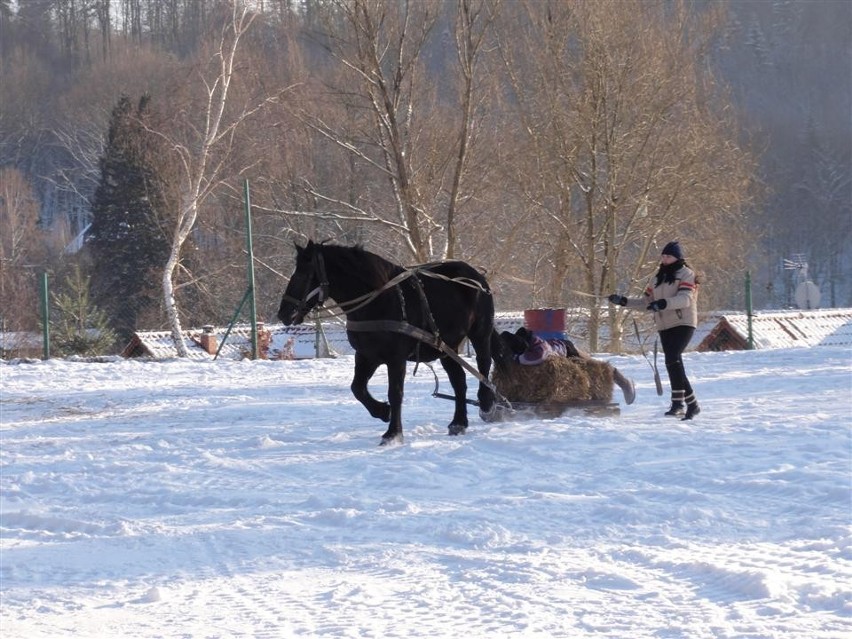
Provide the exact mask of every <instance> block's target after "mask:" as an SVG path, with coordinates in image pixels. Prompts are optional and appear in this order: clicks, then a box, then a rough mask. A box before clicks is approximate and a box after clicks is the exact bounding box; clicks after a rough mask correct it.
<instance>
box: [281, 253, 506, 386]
mask: <svg viewBox="0 0 852 639" xmlns="http://www.w3.org/2000/svg"><path fill="white" fill-rule="evenodd" d="M437 264H440V262H433V263H429V264H424V265H421V266H418V267H413V268H405V269H404V270H403V271H402V272H401V273H399V274H398V275H396V276H394V277H392V278H391V279H390V280H388V281H387V282H386V283H385V284H384V285H383V286H382V287H381V288H379V289H377V290H375V291H371V292H369V293H367V294H365V295H361V296H360V297H356V298H354V299H351V300H348V301H346V302H342V303H338V304H337V308H338V309H340V313H337V314H335V313H334V312H333V311H331V309H327V310H329V312H330V315H329V316H330V317H334V316H335V315H342V314H347V313H351V312H352V311H355V310H358V309H359V308H362V307H364V306H366V305H367V304H369V303H370V302H372V301H373V300H374V299H376V298H377V297H378V296H379V295H381V294H382V293H384V292H385V291H386V290H389V289H391V288H396V291H397V294H398V295H399V301H400V307H401V310H402V320H401V321H396V320H350V319H347V320H346V330H347V331H354V332H383V331H390V332H394V333H402V334H403V335H407V336H408V337H413V338H414V339H416V340H417V347H416V348H417V357H416V358H415V361H417V360H419V359H420V357H419V350H420V344H421V343H424V344H427V345H428V346H431V347H432V348H434V349H436V350H438V351H440V352H442V353H444V354H445V355H447V356H449V357H451V358H452V359H454V360H455V361H456V362H457V363H458V364H460V365H461V366H462V367H463V368H464V369H465V370H467V371H468V372H469V373H470V374H471V375H473V376H474V377H476V378H477V379H478V380H479V381H480V382H481V383H482V384H484V385H485V386H487V387H488V388H490V389H491V390H492V391H494V392H495V393H496V392H497V389H496V387H495V386H494V385H493V384H492V383H491V382H490V381H489V380H488V379H486V378H485V377H484V376H483V375H482V374H481V373H480V372H479V371H478V370H477V369H476V368H475V367H474V366H471V365H470V364H469V363H468V362H466V361H465V360H464V359H462V357H461V356H460V355H459V354H458V353H457V352H456V351H455V350H454V349H453V348H451V347H450V346H448V345H447V344H446V342H444V340H442V339H441V336H440V331H439V330H438V325H437V323H436V322H435V318H434V317H433V315H432V310H431V308H430V307H429V300H428V299H427V298H426V292H425V291H424V290H423V283H422V282H421V281H420V278H419V276H420V275H425V276H427V277H433V278H435V279H442V280H446V281H448V282H454V283H456V284H461V285H462V286H469V287H470V288H475V289H477V290H479V291H481V292H485V293H488V294H489V295H490V293H491V292H490V291H489V290H488V289H487V288H486V287H484V286H483V285H482V284H481V283H480V282H477V281H476V280H472V279H470V278H466V277H458V278H453V277H447V276H445V275H441V274H440V273H435V272H434V271H432V270H431V268H432V267H434V266H436V265H437ZM312 267H313V270H314V273H316V275H317V280H318V284H317V285H316V286H315V287H314V288H312V289H310V290H309V287H310V285H311V280H310V279H309V280H308V283H307V285H306V286H305V294H304V295H303V296H302V299H300V300H297V299H295V298H293V297H290V296H288V295H285V299H287V300H288V301H290V302H293V303H295V304H296V308H297V310H298V312H299V314H300V315H303V316H304V314H306V313H307V312H309V311H310V310H311V309H313V308H314V307H318V306H322V305H323V303H324V302H325V301H326V300H327V299H328V296H329V284H328V276H327V275H326V270H325V260H324V259H323V256H322V253H320V252H319V251H317V252H316V253H314V256H313V264H312ZM412 276H415V277H413V279H412V281H413V282H414V288H415V290H416V291H417V294H418V297H419V299H420V303H421V308H422V309H423V316H424V320H425V321H426V323H427V324H428V325H429V328H430V330H431V331H432V332H431V333H430V332H429V331H427V330H424V329H422V328H420V327H419V326H414V325H413V324H410V323H409V322H408V318H407V314H406V310H405V296H404V294H403V292H402V288H401V287H400V284H401V283H403V282H404V281H405V280H407V279H409V278H411V277H412ZM314 297H317V303H316V304H313V305H312V304H310V301H311V300H312V299H313V298H314ZM344 306H345V307H347V308H344ZM417 364H419V361H417ZM417 364H415V374H416V372H417V368H416V367H417Z"/></svg>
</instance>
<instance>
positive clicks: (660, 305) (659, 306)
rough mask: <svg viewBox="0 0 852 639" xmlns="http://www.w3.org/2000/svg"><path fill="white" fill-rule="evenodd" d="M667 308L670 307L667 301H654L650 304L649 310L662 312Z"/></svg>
mask: <svg viewBox="0 0 852 639" xmlns="http://www.w3.org/2000/svg"><path fill="white" fill-rule="evenodd" d="M666 306H668V304H666V300H654V301H653V302H651V303H650V304H648V310H649V311H661V310H663V309H664V308H665V307H666Z"/></svg>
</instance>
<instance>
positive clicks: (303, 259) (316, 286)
mask: <svg viewBox="0 0 852 639" xmlns="http://www.w3.org/2000/svg"><path fill="white" fill-rule="evenodd" d="M321 249H322V247H321V246H320V245H319V244H314V243H313V242H312V241H309V242H308V244H307V246H304V247H301V246H299V245H298V244H297V245H296V270H295V271H293V274H292V275H291V276H290V283H289V284H288V285H287V290H286V291H284V295H283V296H282V298H281V306H279V307H278V319H280V320H281V321H282V322H283V323H284V325H285V326H290V325H292V324H301V323H302V321H303V320H304V319H305V315H307V314H308V313H309V312H310V311H311V309H313V308H314V307H315V306H318V305H320V304H322V303H323V302H324V301H325V300H326V299H328V278H327V277H326V274H325V262H324V261H323V257H322V250H321Z"/></svg>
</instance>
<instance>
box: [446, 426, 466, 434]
mask: <svg viewBox="0 0 852 639" xmlns="http://www.w3.org/2000/svg"><path fill="white" fill-rule="evenodd" d="M466 430H467V426H465V425H464V424H450V425H449V426H448V427H447V434H448V435H452V436H455V435H464V433H465V431H466Z"/></svg>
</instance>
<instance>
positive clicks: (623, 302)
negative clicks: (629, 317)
mask: <svg viewBox="0 0 852 639" xmlns="http://www.w3.org/2000/svg"><path fill="white" fill-rule="evenodd" d="M607 299H608V300H609V303H610V304H618V305H619V306H627V298H626V297H624V295H619V294H618V293H613V294H612V295H610V296H609V297H608V298H607Z"/></svg>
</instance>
